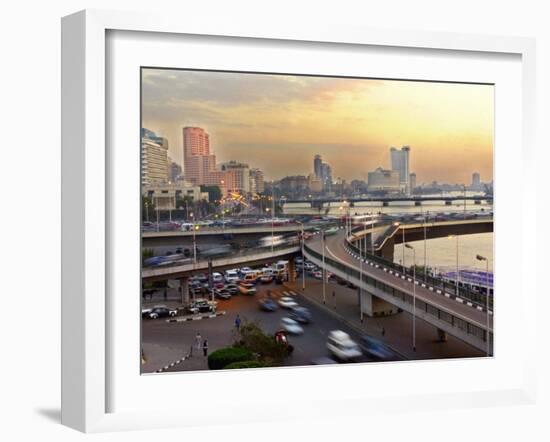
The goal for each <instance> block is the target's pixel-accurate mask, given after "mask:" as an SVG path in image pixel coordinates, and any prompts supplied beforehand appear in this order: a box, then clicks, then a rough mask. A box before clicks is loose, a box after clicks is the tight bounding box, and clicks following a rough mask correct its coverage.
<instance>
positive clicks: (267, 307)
mask: <svg viewBox="0 0 550 442" xmlns="http://www.w3.org/2000/svg"><path fill="white" fill-rule="evenodd" d="M259 304H260V308H261V309H262V310H264V311H266V312H274V311H275V310H277V304H275V301H273V299H271V298H263V299H261V300H260V302H259Z"/></svg>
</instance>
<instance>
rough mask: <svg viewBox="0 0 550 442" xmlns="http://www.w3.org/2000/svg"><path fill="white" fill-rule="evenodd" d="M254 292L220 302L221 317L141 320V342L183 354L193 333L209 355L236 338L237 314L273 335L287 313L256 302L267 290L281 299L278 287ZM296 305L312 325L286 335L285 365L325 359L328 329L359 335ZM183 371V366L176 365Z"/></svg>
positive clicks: (325, 315)
mask: <svg viewBox="0 0 550 442" xmlns="http://www.w3.org/2000/svg"><path fill="white" fill-rule="evenodd" d="M258 289H259V290H258V293H257V294H256V295H254V296H249V295H236V296H234V297H232V299H231V300H227V301H220V302H219V303H218V311H225V312H226V314H225V315H224V316H218V317H216V318H212V319H202V320H198V321H186V322H180V323H177V322H173V323H171V322H170V323H169V322H166V321H164V320H143V321H142V324H143V327H142V340H143V342H145V343H151V344H153V343H154V344H159V345H163V346H165V347H169V348H178V349H181V350H182V351H184V352H186V351H188V350H189V348H190V347H191V346H192V345H193V344H194V343H195V339H196V335H197V333H200V335H201V337H202V339H207V340H208V344H209V345H208V347H209V352H212V351H215V350H217V349H219V348H221V347H225V346H228V345H231V344H232V343H233V342H234V341H235V338H236V337H237V335H236V333H235V332H236V330H235V318H236V317H237V314H238V315H239V316H240V318H241V320H242V321H252V322H255V323H257V324H258V325H259V326H260V327H261V328H262V330H264V331H265V332H266V333H268V334H273V333H275V332H276V331H277V330H279V329H280V328H281V326H280V323H281V319H282V318H283V317H285V316H288V314H289V310H286V309H283V308H278V309H277V310H276V311H275V312H264V311H261V310H260V309H259V306H258V300H259V299H260V298H262V297H264V296H266V294H267V290H271V293H272V297H273V299H274V300H275V301H277V300H278V298H280V297H281V296H284V294H283V293H282V292H283V288H282V287H281V286H273V285H271V286H258ZM300 303H301V304H302V305H304V306H307V308H309V309H310V311H311V313H312V319H313V320H312V322H311V323H310V324H305V325H303V328H304V334H303V335H300V336H294V335H290V336H289V342H290V343H291V344H292V345H293V346H294V352H293V354H292V355H291V356H290V357H289V358H287V360H286V361H285V363H284V365H285V366H298V365H310V364H311V361H312V360H314V359H317V358H320V357H324V356H329V353H328V350H327V348H326V340H327V336H328V333H329V332H330V331H331V330H343V331H345V332H347V333H348V334H349V335H350V336H351V337H352V339H354V340H355V341H358V340H359V334H358V333H356V332H355V331H354V330H353V329H351V328H350V327H348V326H346V325H345V324H344V323H342V322H341V321H340V320H339V319H337V318H335V317H333V316H332V315H330V314H329V313H327V312H325V311H324V310H322V309H320V308H319V307H316V306H315V305H314V304H309V303H307V302H303V300H300ZM369 360H370V359H369V358H368V357H367V356H364V357H362V358H360V359H359V360H358V362H367V361H369ZM178 368H181V370H182V371H185V368H186V367H185V364H182V365H180V366H179V367H178Z"/></svg>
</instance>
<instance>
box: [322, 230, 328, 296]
mask: <svg viewBox="0 0 550 442" xmlns="http://www.w3.org/2000/svg"><path fill="white" fill-rule="evenodd" d="M321 243H322V247H321V248H322V249H323V274H322V277H323V304H326V301H327V287H326V274H327V273H326V270H325V267H326V266H325V230H324V229H323V230H322V231H321Z"/></svg>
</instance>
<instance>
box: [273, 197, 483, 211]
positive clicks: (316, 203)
mask: <svg viewBox="0 0 550 442" xmlns="http://www.w3.org/2000/svg"><path fill="white" fill-rule="evenodd" d="M344 201H345V202H346V203H347V204H349V207H353V206H354V205H355V204H356V203H363V202H378V203H381V204H382V205H383V206H388V205H389V203H392V202H414V204H415V206H421V205H422V203H423V202H428V201H443V202H444V203H445V204H446V205H448V206H450V205H452V204H453V202H455V201H474V203H475V204H481V203H482V202H483V201H486V202H493V196H492V195H475V196H464V195H462V196H459V195H455V196H379V197H375V196H373V197H355V198H354V197H352V198H344V199H342V198H308V199H287V200H282V201H281V204H283V205H285V204H289V203H302V204H304V203H307V204H310V206H311V207H317V208H319V207H323V206H324V205H325V204H328V203H338V204H343V203H344Z"/></svg>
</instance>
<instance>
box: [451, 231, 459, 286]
mask: <svg viewBox="0 0 550 442" xmlns="http://www.w3.org/2000/svg"><path fill="white" fill-rule="evenodd" d="M453 238H456V296H458V295H459V290H458V283H459V280H460V273H459V271H458V235H449V239H453Z"/></svg>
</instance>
